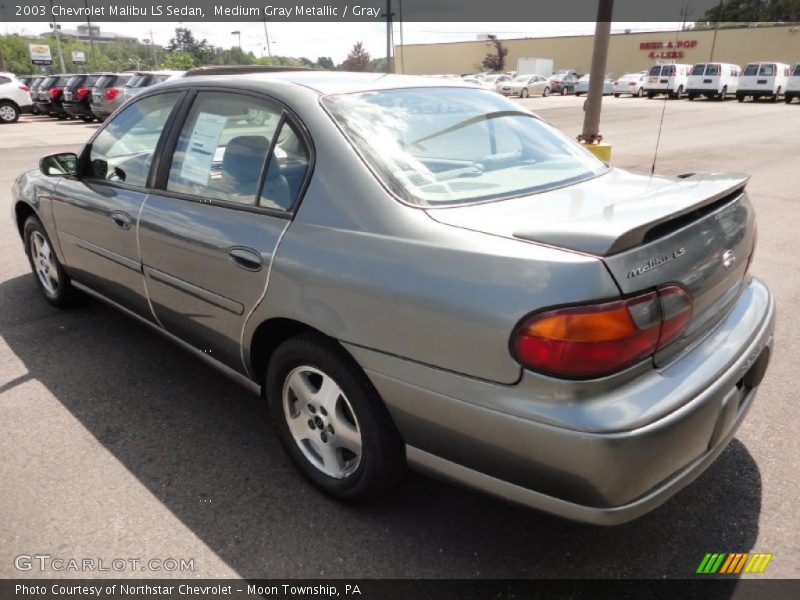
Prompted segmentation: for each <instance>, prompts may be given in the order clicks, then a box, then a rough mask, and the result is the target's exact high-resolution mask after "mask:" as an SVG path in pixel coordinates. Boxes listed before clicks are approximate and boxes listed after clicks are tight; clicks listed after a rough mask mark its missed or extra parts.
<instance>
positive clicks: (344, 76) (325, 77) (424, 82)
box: [172, 71, 474, 95]
mask: <svg viewBox="0 0 800 600" xmlns="http://www.w3.org/2000/svg"><path fill="white" fill-rule="evenodd" d="M178 81H179V82H180V83H176V82H172V83H173V85H202V84H203V83H207V82H210V81H213V82H215V83H220V82H222V83H231V84H234V83H236V82H242V83H244V82H248V83H262V82H263V83H265V84H268V83H275V82H282V83H285V84H292V85H295V86H301V87H304V88H307V89H310V90H313V91H315V92H316V93H318V94H321V95H326V94H341V93H354V92H367V91H373V90H383V89H395V88H420V87H423V88H425V87H427V88H436V87H439V88H440V87H461V88H468V89H474V86H471V85H465V82H463V81H462V80H459V79H436V78H432V77H422V76H420V75H394V74H387V73H351V72H341V71H338V72H334V71H283V72H277V73H247V74H240V75H208V76H198V77H190V78H181V79H180V80H178Z"/></svg>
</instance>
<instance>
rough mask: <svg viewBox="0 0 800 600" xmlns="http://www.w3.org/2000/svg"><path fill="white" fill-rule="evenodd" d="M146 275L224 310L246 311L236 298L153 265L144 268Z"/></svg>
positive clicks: (238, 313)
mask: <svg viewBox="0 0 800 600" xmlns="http://www.w3.org/2000/svg"><path fill="white" fill-rule="evenodd" d="M144 272H145V275H147V276H149V277H150V278H152V279H153V281H158V282H159V283H163V284H164V285H168V286H170V287H172V288H175V289H176V290H179V291H181V292H183V293H185V294H188V295H190V296H193V297H194V298H197V299H198V300H202V301H203V302H208V303H209V304H212V305H214V306H216V307H218V308H221V309H223V310H227V311H228V312H230V313H233V314H235V315H241V314H242V313H243V312H244V306H243V305H241V304H240V303H239V302H236V301H235V300H231V299H230V298H226V297H225V296H220V295H219V294H216V293H214V292H211V291H209V290H207V289H205V288H201V287H199V286H197V285H194V284H193V283H189V282H188V281H184V280H183V279H178V278H177V277H173V276H172V275H168V274H167V273H164V272H163V271H157V270H156V269H153V268H151V267H147V266H146V267H145V268H144Z"/></svg>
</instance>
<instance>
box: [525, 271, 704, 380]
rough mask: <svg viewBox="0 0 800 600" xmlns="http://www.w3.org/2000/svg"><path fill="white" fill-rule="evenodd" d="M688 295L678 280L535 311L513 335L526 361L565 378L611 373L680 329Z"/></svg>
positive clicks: (686, 316) (688, 303)
mask: <svg viewBox="0 0 800 600" xmlns="http://www.w3.org/2000/svg"><path fill="white" fill-rule="evenodd" d="M691 317H692V301H691V298H690V296H689V294H688V293H687V292H686V291H685V290H684V289H683V288H681V287H679V286H677V285H670V286H667V287H664V288H660V289H658V290H656V291H654V292H648V293H645V294H641V295H639V296H635V297H632V298H626V299H623V300H615V301H612V302H603V303H601V304H592V305H583V306H571V307H566V308H558V309H555V310H549V311H546V312H542V313H538V314H536V315H533V316H532V317H529V318H528V319H526V320H525V321H523V322H522V323H521V324H520V325H519V326H518V327H517V328H516V330H515V332H514V335H513V337H512V344H511V346H512V349H513V352H514V356H515V358H516V359H517V360H518V361H519V362H520V363H522V364H523V365H524V366H525V367H527V368H530V369H533V370H535V371H540V372H542V373H545V374H548V375H553V376H555V377H564V378H568V379H591V378H596V377H603V376H605V375H610V374H612V373H615V372H617V371H621V370H622V369H625V368H626V367H629V366H631V365H633V364H634V363H637V362H639V361H640V360H642V359H644V358H646V357H648V356H652V355H653V354H654V353H655V352H656V351H657V350H660V349H661V348H663V347H664V346H666V345H667V344H669V343H670V342H672V341H674V340H675V339H676V338H677V337H678V336H680V334H681V333H682V332H683V331H684V329H685V328H686V326H687V325H688V324H689V321H691Z"/></svg>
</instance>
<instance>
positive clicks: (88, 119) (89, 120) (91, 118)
mask: <svg viewBox="0 0 800 600" xmlns="http://www.w3.org/2000/svg"><path fill="white" fill-rule="evenodd" d="M81 121H83V122H84V123H91V122H92V121H94V117H89V116H85V117H81Z"/></svg>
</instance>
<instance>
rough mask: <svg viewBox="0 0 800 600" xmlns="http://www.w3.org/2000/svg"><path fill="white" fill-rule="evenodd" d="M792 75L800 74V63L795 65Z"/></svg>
mask: <svg viewBox="0 0 800 600" xmlns="http://www.w3.org/2000/svg"><path fill="white" fill-rule="evenodd" d="M792 75H793V76H795V77H798V76H800V65H795V67H794V71H792Z"/></svg>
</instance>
